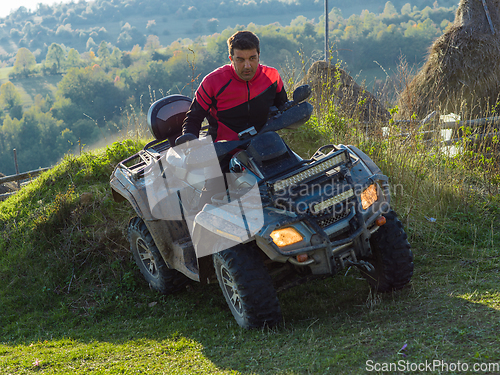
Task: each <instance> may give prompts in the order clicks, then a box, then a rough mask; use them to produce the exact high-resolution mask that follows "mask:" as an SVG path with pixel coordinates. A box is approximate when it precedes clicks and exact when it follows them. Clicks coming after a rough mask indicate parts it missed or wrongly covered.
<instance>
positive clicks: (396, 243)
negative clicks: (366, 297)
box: [361, 211, 413, 292]
mask: <svg viewBox="0 0 500 375" xmlns="http://www.w3.org/2000/svg"><path fill="white" fill-rule="evenodd" d="M384 216H385V218H386V223H385V224H384V225H382V226H381V227H380V228H379V229H378V230H377V231H376V232H375V233H374V234H373V235H372V236H371V238H370V246H371V248H372V256H371V257H368V258H365V259H363V260H365V261H367V262H369V263H371V264H372V265H373V266H374V268H375V269H374V270H371V271H367V270H365V269H361V273H362V274H363V276H364V277H365V278H366V280H367V281H368V283H369V284H370V287H371V288H372V289H373V290H375V291H377V292H389V291H391V290H397V289H402V288H403V287H404V286H405V285H406V284H408V283H409V282H410V279H411V277H412V275H413V254H412V252H411V249H410V244H409V242H408V239H407V236H406V233H405V231H404V229H403V224H401V221H399V219H398V218H397V215H396V213H395V212H394V211H390V212H388V213H387V214H385V215H384Z"/></svg>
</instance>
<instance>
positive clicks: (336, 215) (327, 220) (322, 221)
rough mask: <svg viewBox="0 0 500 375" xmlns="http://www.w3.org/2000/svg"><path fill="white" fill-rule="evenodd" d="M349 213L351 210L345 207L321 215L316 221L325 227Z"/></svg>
mask: <svg viewBox="0 0 500 375" xmlns="http://www.w3.org/2000/svg"><path fill="white" fill-rule="evenodd" d="M350 213H351V210H350V209H349V208H347V209H345V210H344V211H342V212H340V213H334V214H332V215H329V216H326V217H322V218H320V219H318V220H317V223H318V225H319V226H320V227H321V228H326V227H328V226H330V225H332V224H335V223H336V222H337V221H340V220H342V219H344V218H346V217H347V216H349V214H350Z"/></svg>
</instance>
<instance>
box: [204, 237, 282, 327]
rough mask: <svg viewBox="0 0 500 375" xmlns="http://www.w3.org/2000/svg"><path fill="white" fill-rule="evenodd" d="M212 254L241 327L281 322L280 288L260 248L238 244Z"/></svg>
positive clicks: (218, 274)
mask: <svg viewBox="0 0 500 375" xmlns="http://www.w3.org/2000/svg"><path fill="white" fill-rule="evenodd" d="M212 258H213V262H214V267H215V272H216V274H217V280H219V285H220V288H221V289H222V294H223V295H224V297H225V298H226V302H227V304H228V305H229V309H230V310H231V313H232V314H233V316H234V318H235V319H236V322H237V323H238V324H239V325H240V326H241V327H243V328H262V327H263V326H268V327H273V326H276V325H279V324H280V323H281V321H282V315H281V308H280V305H279V301H278V297H277V295H276V290H275V289H274V286H273V281H272V279H271V276H270V275H269V273H268V271H267V268H266V267H265V265H264V262H263V261H262V258H261V257H260V254H259V250H257V249H255V248H254V247H252V246H249V245H237V246H235V247H232V248H230V249H227V250H224V251H221V252H218V253H215V254H213V255H212Z"/></svg>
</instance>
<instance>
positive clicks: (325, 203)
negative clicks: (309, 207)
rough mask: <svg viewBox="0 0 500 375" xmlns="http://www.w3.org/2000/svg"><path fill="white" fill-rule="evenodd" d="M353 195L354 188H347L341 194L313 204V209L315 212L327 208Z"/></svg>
mask: <svg viewBox="0 0 500 375" xmlns="http://www.w3.org/2000/svg"><path fill="white" fill-rule="evenodd" d="M353 196H354V190H352V189H349V190H346V191H344V192H343V193H342V194H339V195H336V196H334V197H332V198H330V199H327V200H324V201H323V202H321V203H318V204H315V205H314V206H313V210H314V212H315V213H317V212H320V211H323V210H324V209H325V208H328V207H330V206H333V205H335V204H337V203H340V202H343V201H345V200H346V199H349V198H351V197H353Z"/></svg>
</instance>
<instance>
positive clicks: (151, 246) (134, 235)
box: [128, 217, 188, 294]
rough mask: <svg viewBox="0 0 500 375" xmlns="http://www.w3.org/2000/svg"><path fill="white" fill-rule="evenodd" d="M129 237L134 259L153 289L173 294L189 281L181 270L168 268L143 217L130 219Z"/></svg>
mask: <svg viewBox="0 0 500 375" xmlns="http://www.w3.org/2000/svg"><path fill="white" fill-rule="evenodd" d="M128 239H129V242H130V249H131V250H132V254H133V255H134V260H135V262H136V263H137V265H138V266H139V269H140V271H141V273H142V275H143V276H144V278H145V279H146V281H147V282H148V283H149V286H150V287H151V289H154V290H156V291H158V292H159V293H161V294H171V293H174V292H177V291H179V290H181V289H182V287H183V286H184V285H185V284H186V283H187V282H188V278H187V277H186V276H184V275H183V274H181V273H180V272H179V271H177V270H174V269H170V268H168V266H167V264H166V263H165V261H164V260H163V258H162V256H161V254H160V251H159V250H158V248H157V247H156V244H155V243H154V240H153V237H152V236H151V234H150V233H149V230H148V228H147V226H146V224H145V223H144V221H143V220H142V219H140V218H138V217H134V218H133V219H131V220H130V222H129V226H128Z"/></svg>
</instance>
